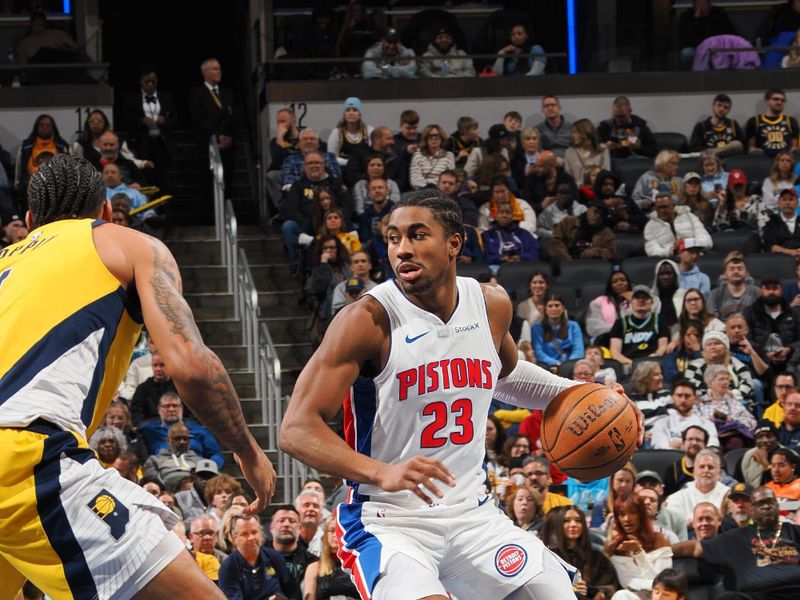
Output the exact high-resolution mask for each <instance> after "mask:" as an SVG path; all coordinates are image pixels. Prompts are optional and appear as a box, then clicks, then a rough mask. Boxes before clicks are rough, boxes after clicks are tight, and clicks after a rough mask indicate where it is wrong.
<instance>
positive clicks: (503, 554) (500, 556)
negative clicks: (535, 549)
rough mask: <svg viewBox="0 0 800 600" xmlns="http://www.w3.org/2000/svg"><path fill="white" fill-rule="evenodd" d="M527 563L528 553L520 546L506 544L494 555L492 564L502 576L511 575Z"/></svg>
mask: <svg viewBox="0 0 800 600" xmlns="http://www.w3.org/2000/svg"><path fill="white" fill-rule="evenodd" d="M527 563H528V553H527V552H525V549H524V548H523V547H522V546H517V545H516V544H507V545H505V546H503V547H502V548H500V549H499V550H498V551H497V554H495V555H494V566H495V567H496V568H497V571H498V573H500V575H503V576H504V577H513V576H514V575H516V574H517V573H519V572H520V571H522V569H524V568H525V565H526V564H527Z"/></svg>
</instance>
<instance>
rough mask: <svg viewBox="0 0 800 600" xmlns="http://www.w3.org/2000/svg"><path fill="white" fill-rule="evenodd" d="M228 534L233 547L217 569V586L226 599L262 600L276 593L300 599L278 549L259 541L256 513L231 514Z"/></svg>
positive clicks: (295, 599) (259, 531)
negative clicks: (229, 532)
mask: <svg viewBox="0 0 800 600" xmlns="http://www.w3.org/2000/svg"><path fill="white" fill-rule="evenodd" d="M231 537H232V538H233V545H234V547H235V548H236V549H235V550H234V551H233V552H232V553H231V555H230V556H228V558H226V559H225V560H224V561H223V562H222V566H220V569H219V587H220V589H221V590H222V592H223V593H224V594H225V597H226V598H240V599H241V600H264V599H269V598H275V595H276V594H281V595H283V596H285V597H287V598H291V599H292V600H299V599H300V598H301V595H300V586H298V585H297V582H296V581H295V580H294V578H293V577H292V574H291V572H290V571H289V569H288V568H287V566H286V561H285V560H283V557H282V556H281V555H280V553H279V552H277V551H276V550H273V549H272V548H269V547H267V546H266V545H264V544H263V542H264V533H263V531H262V530H261V519H260V518H259V517H258V515H237V516H235V517H233V518H232V519H231Z"/></svg>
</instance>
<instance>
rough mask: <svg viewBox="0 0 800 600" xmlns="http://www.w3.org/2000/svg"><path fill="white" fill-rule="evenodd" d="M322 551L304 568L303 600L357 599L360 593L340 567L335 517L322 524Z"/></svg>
mask: <svg viewBox="0 0 800 600" xmlns="http://www.w3.org/2000/svg"><path fill="white" fill-rule="evenodd" d="M322 532H323V533H322V552H321V553H320V557H319V560H318V561H317V562H314V563H311V564H310V565H308V568H306V574H305V577H304V578H303V590H304V595H303V598H304V600H332V599H334V598H335V599H336V600H358V599H359V598H360V595H359V593H358V590H357V589H356V586H355V585H353V581H352V580H351V579H350V575H348V574H347V573H346V572H345V571H344V570H343V569H342V563H341V561H340V560H339V556H338V555H337V553H338V551H339V540H338V539H337V537H336V519H335V518H334V517H332V516H331V517H328V518H327V519H325V522H324V524H323V525H322Z"/></svg>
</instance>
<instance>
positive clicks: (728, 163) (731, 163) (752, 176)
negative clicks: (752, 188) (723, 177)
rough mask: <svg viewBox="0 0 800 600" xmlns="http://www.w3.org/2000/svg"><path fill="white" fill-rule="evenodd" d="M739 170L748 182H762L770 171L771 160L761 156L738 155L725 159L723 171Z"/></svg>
mask: <svg viewBox="0 0 800 600" xmlns="http://www.w3.org/2000/svg"><path fill="white" fill-rule="evenodd" d="M731 169H741V170H742V171H744V174H745V175H747V180H748V181H756V180H758V181H764V180H765V179H766V178H767V177H769V172H770V170H772V159H771V158H770V157H769V156H764V155H763V154H739V155H736V156H731V157H729V158H727V159H725V170H726V171H728V172H729V173H730V172H731Z"/></svg>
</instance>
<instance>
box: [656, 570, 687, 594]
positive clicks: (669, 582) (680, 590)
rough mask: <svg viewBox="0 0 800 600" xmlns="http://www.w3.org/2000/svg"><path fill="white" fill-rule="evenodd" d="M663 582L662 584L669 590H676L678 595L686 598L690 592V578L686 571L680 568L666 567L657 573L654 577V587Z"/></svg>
mask: <svg viewBox="0 0 800 600" xmlns="http://www.w3.org/2000/svg"><path fill="white" fill-rule="evenodd" d="M658 584H661V586H662V587H663V588H664V589H666V590H667V591H669V592H675V593H676V594H678V597H680V596H683V597H684V598H685V597H686V595H687V594H688V593H689V579H688V578H687V577H686V573H684V572H683V571H679V570H678V569H664V570H663V571H661V573H659V574H658V575H656V577H655V579H653V587H655V586H656V585H658Z"/></svg>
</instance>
